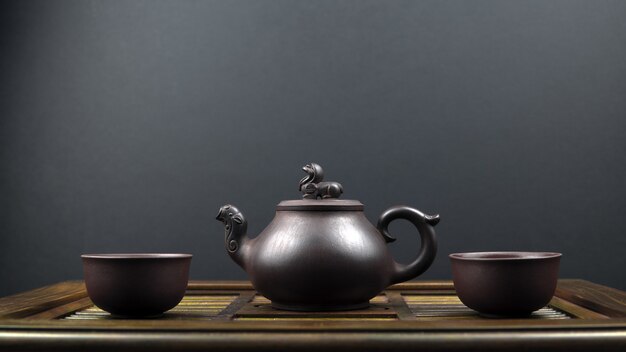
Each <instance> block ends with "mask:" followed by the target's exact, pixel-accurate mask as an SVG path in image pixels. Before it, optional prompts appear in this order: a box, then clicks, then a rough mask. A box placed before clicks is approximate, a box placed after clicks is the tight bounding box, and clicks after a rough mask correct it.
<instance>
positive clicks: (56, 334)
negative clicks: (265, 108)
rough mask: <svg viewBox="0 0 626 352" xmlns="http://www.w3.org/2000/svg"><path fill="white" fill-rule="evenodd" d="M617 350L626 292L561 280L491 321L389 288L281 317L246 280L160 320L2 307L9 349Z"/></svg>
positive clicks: (52, 294) (13, 300)
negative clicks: (522, 314)
mask: <svg viewBox="0 0 626 352" xmlns="http://www.w3.org/2000/svg"><path fill="white" fill-rule="evenodd" d="M272 349H277V350H289V351H294V350H319V349H328V350H329V351H334V350H340V349H342V350H368V351H372V350H392V351H400V350H419V351H427V350H448V351H450V350H464V351H467V350H480V351H485V350H542V351H545V350H566V351H572V350H602V351H607V350H616V351H626V292H622V291H619V290H616V289H613V288H610V287H606V286H601V285H597V284H594V283H591V282H588V281H583V280H560V281H559V285H558V288H557V291H556V294H555V297H554V298H553V299H552V301H551V302H550V304H549V305H548V306H546V307H545V308H543V309H541V310H539V311H537V312H535V313H533V315H532V316H530V317H528V318H523V319H493V318H485V317H482V316H480V315H478V314H477V313H475V312H474V311H472V310H470V309H469V308H467V307H465V306H464V305H463V304H462V303H461V302H460V301H459V299H458V297H457V296H456V294H455V291H454V286H453V285H452V283H451V282H450V281H417V282H408V283H403V284H398V285H394V286H391V287H389V288H388V289H387V290H386V291H384V292H383V293H382V294H381V295H379V296H377V297H375V298H374V299H373V300H372V301H371V307H370V308H368V309H363V310H355V311H347V312H321V313H300V312H287V311H278V310H274V309H272V308H271V307H270V305H269V301H268V300H267V299H265V298H264V297H262V296H260V295H258V294H257V293H256V292H255V291H254V289H253V288H252V286H251V285H250V283H248V282H241V281H219V282H218V281H191V282H190V283H189V287H188V290H187V294H186V296H185V298H184V299H183V301H182V302H181V303H180V304H179V305H178V306H177V307H175V308H174V309H172V310H171V311H169V312H167V313H165V314H164V315H163V316H162V317H161V318H157V319H137V320H122V319H116V318H112V317H111V316H110V315H109V314H108V313H106V312H103V311H101V310H100V309H98V308H96V307H95V306H93V304H92V302H91V301H90V300H89V297H88V296H87V292H86V291H85V286H84V284H83V283H82V282H81V281H67V282H62V283H58V284H55V285H51V286H47V287H43V288H39V289H36V290H32V291H29V292H25V293H21V294H17V295H13V296H9V297H5V298H0V350H3V351H4V350H12V351H14V350H37V351H46V350H63V351H72V350H89V351H95V350H115V351H122V350H132V351H140V350H146V351H147V350H149V351H160V350H176V351H207V350H211V351H219V350H228V351H234V350H254V351H262V350H272Z"/></svg>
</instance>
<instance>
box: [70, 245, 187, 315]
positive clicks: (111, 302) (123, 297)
mask: <svg viewBox="0 0 626 352" xmlns="http://www.w3.org/2000/svg"><path fill="white" fill-rule="evenodd" d="M191 257H192V255H191V254H169V253H133V254H83V255H82V256H81V258H82V261H83V271H84V277H85V285H86V287H87V293H88V294H89V297H90V298H91V300H92V301H93V303H94V304H95V305H96V306H98V307H99V308H100V309H102V310H105V311H107V312H109V313H111V314H112V315H114V316H118V317H128V318H140V317H153V316H159V315H161V314H162V313H163V312H165V311H168V310H170V309H172V308H174V307H175V306H176V305H177V304H178V303H179V302H180V301H181V300H182V298H183V296H184V295H185V290H186V289H187V282H188V281H189V266H190V264H191Z"/></svg>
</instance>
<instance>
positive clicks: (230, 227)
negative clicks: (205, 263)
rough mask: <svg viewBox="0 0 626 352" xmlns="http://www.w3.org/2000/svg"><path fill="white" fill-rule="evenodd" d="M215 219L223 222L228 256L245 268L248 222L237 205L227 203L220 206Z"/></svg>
mask: <svg viewBox="0 0 626 352" xmlns="http://www.w3.org/2000/svg"><path fill="white" fill-rule="evenodd" d="M215 219H217V220H219V221H221V222H223V223H224V232H225V235H224V245H225V246H226V250H227V251H228V254H229V255H230V257H231V258H232V259H233V260H234V261H235V262H236V263H237V264H239V266H241V267H242V268H245V257H246V253H247V249H248V246H247V241H248V235H247V231H248V222H247V221H246V218H245V217H244V216H243V214H242V213H241V212H240V211H239V209H237V207H235V206H233V205H230V204H227V205H224V206H223V207H221V208H220V211H219V212H218V213H217V216H216V217H215Z"/></svg>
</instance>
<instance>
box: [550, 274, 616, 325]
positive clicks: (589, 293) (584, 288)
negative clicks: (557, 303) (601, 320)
mask: <svg viewBox="0 0 626 352" xmlns="http://www.w3.org/2000/svg"><path fill="white" fill-rule="evenodd" d="M555 295H556V296H557V297H559V298H562V299H564V300H566V301H569V302H571V303H574V304H577V305H579V306H581V307H584V308H588V309H590V310H592V311H594V312H597V313H600V314H603V315H606V316H608V317H614V318H623V317H626V292H623V291H620V290H616V289H614V288H611V287H606V286H602V285H598V284H594V283H591V282H589V281H585V280H560V281H559V284H558V285H557V288H556V293H555Z"/></svg>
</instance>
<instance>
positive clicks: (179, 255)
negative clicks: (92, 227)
mask: <svg viewBox="0 0 626 352" xmlns="http://www.w3.org/2000/svg"><path fill="white" fill-rule="evenodd" d="M191 257H192V255H191V254H186V253H106V254H83V255H81V258H91V259H161V258H163V259H165V258H170V259H178V258H191Z"/></svg>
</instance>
